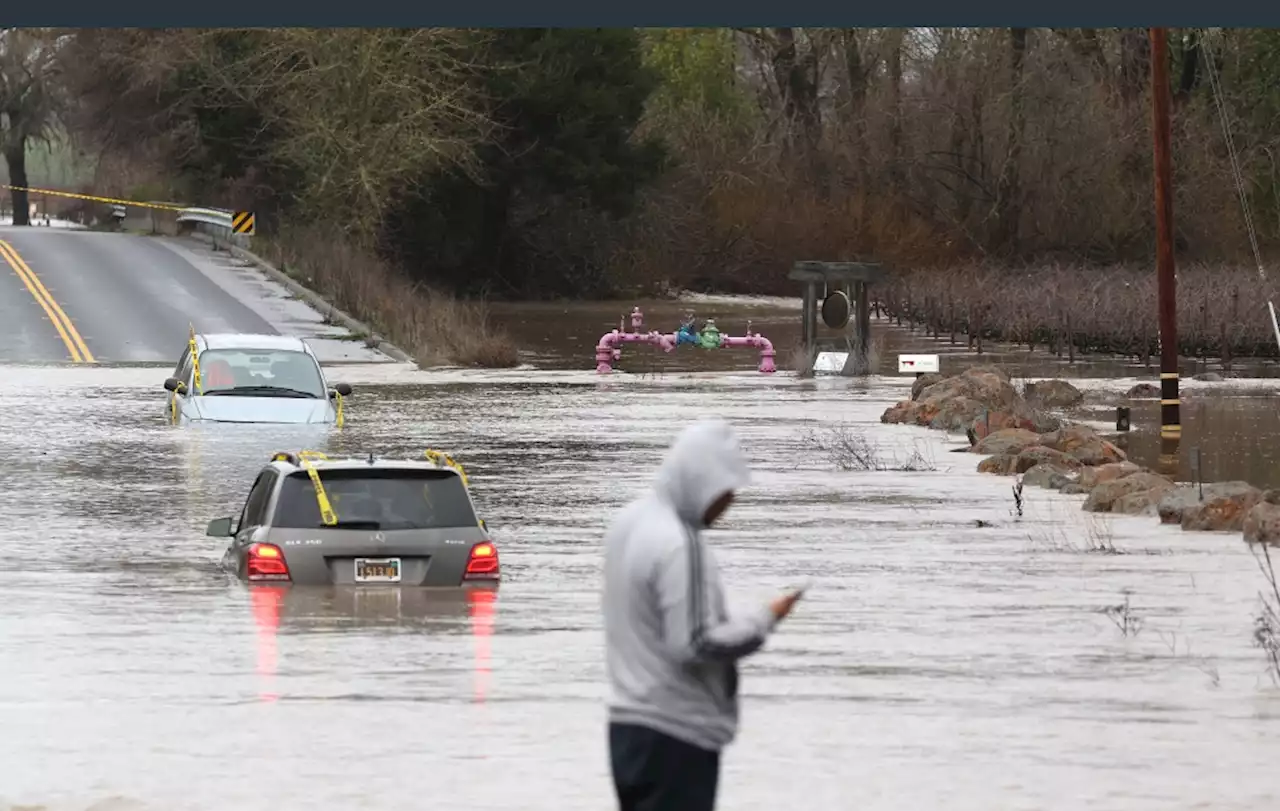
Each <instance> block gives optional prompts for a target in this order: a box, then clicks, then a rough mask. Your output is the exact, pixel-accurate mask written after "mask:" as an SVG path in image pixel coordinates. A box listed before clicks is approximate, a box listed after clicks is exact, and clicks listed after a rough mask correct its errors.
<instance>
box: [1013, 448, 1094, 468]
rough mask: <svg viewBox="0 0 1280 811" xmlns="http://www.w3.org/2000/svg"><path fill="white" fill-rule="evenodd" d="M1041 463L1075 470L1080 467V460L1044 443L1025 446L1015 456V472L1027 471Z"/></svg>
mask: <svg viewBox="0 0 1280 811" xmlns="http://www.w3.org/2000/svg"><path fill="white" fill-rule="evenodd" d="M1041 464H1049V465H1057V466H1058V467H1061V468H1065V469H1068V470H1075V469H1078V468H1079V467H1080V463H1079V462H1078V461H1076V460H1075V459H1073V458H1071V457H1070V456H1068V455H1066V454H1065V453H1062V452H1061V451H1055V450H1054V449H1053V448H1046V447H1044V446H1043V445H1033V446H1032V447H1030V448H1023V449H1022V450H1021V451H1020V452H1019V453H1018V455H1017V456H1016V457H1015V461H1014V465H1013V472H1015V473H1026V472H1027V471H1028V470H1030V469H1031V468H1033V467H1035V466H1037V465H1041Z"/></svg>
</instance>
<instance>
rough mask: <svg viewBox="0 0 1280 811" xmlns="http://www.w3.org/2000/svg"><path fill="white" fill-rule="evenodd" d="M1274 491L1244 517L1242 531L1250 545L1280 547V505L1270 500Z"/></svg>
mask: <svg viewBox="0 0 1280 811" xmlns="http://www.w3.org/2000/svg"><path fill="white" fill-rule="evenodd" d="M1274 492H1275V491H1274V490H1268V491H1267V495H1266V496H1264V497H1263V499H1262V501H1259V502H1258V503H1257V504H1255V505H1253V509H1251V510H1249V512H1248V514H1246V515H1245V517H1244V524H1243V525H1242V529H1243V531H1244V539H1245V540H1246V541H1248V542H1249V543H1264V544H1268V545H1270V546H1280V504H1277V503H1276V502H1275V501H1272V500H1270V498H1269V497H1270V496H1271V494H1272V493H1274Z"/></svg>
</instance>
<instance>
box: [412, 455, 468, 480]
mask: <svg viewBox="0 0 1280 811" xmlns="http://www.w3.org/2000/svg"><path fill="white" fill-rule="evenodd" d="M422 455H423V456H425V457H427V459H428V460H430V461H432V462H434V463H436V464H437V465H446V466H448V467H451V468H453V469H454V470H456V471H458V475H459V476H461V477H462V483H463V485H465V486H467V487H470V486H471V484H470V482H468V481H467V471H465V470H463V469H462V465H460V464H458V463H457V462H455V461H453V457H452V456H450V455H449V454H447V453H445V452H444V451H437V450H432V449H431V448H427V449H426V450H425V451H423V452H422Z"/></svg>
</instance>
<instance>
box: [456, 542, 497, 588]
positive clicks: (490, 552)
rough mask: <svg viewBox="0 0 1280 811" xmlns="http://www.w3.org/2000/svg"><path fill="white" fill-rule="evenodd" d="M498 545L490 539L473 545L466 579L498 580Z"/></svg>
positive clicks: (465, 575)
mask: <svg viewBox="0 0 1280 811" xmlns="http://www.w3.org/2000/svg"><path fill="white" fill-rule="evenodd" d="M498 570H499V564H498V547H496V546H494V545H493V544H492V543H490V542H489V541H483V542H481V543H478V544H476V545H475V546H473V547H471V555H470V557H469V558H468V559H467V572H466V574H464V575H463V576H462V578H463V579H464V580H497V579H498Z"/></svg>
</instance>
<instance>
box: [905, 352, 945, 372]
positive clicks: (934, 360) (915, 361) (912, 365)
mask: <svg viewBox="0 0 1280 811" xmlns="http://www.w3.org/2000/svg"><path fill="white" fill-rule="evenodd" d="M938 368H939V367H938V356H937V355H899V356H898V374H904V375H905V374H924V373H927V372H933V373H934V374H936V373H937V371H938Z"/></svg>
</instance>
